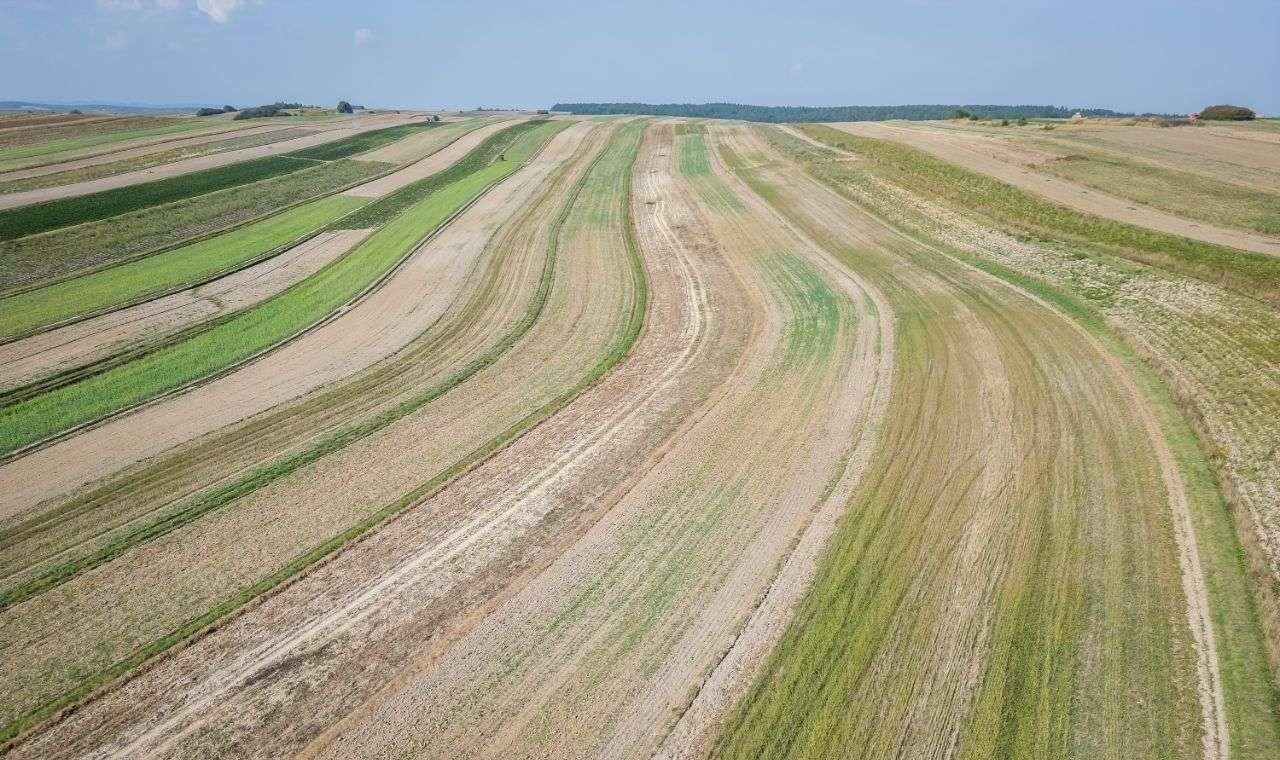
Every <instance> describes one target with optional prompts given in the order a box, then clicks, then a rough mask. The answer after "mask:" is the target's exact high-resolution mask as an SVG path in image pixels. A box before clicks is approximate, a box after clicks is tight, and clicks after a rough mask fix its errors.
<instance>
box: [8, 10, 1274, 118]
mask: <svg viewBox="0 0 1280 760" xmlns="http://www.w3.org/2000/svg"><path fill="white" fill-rule="evenodd" d="M1278 74H1280V0H1218V1H1217V2H1208V1H1205V2H1179V1H1178V0H1165V1H1164V2H1153V1H1150V0H1144V1H1138V2H1134V1H1126V0H1058V1H1051V0H1019V1H1017V2H996V1H995V0H985V1H984V0H968V1H967V2H965V1H962V0H878V1H872V0H856V1H846V2H819V1H816V0H789V1H788V2H755V1H753V0H738V1H737V2H733V1H730V0H709V1H707V2H699V1H698V0H679V1H671V0H650V1H649V2H634V3H632V2H610V0H594V1H590V2H588V1H584V0H562V1H559V2H557V0H540V1H534V0H530V1H524V0H491V1H490V2H487V3H482V2H454V1H452V0H436V1H420V2H411V1H410V0H307V1H304V0H0V100H10V99H19V100H64V101H65V100H110V101H145V102H164V103H173V102H209V103H222V102H224V101H226V102H230V103H232V104H235V105H246V104H254V103H260V102H268V101H272V100H277V99H282V100H301V101H305V102H309V103H321V104H328V103H332V102H335V101H336V100H338V99H339V98H345V99H348V100H351V101H352V102H355V103H362V104H367V105H371V106H373V105H377V106H388V107H394V106H403V107H435V106H442V107H464V106H465V107H471V106H480V105H486V106H521V107H544V106H547V105H550V104H551V103H553V102H555V101H577V100H638V101H647V102H703V101H734V102H743V103H757V104H766V105H877V104H901V103H1037V104H1055V105H1066V106H1098V107H1103V108H1115V109H1118V110H1138V111H1148V110H1149V111H1169V112H1185V111H1189V110H1196V109H1199V108H1201V107H1202V106H1204V105H1207V104H1210V103H1217V102H1232V103H1241V104H1244V105H1249V106H1252V107H1254V108H1255V109H1257V110H1259V111H1261V112H1265V113H1268V114H1280V85H1278V84H1277V80H1278V79H1280V77H1278V76H1277V75H1278Z"/></svg>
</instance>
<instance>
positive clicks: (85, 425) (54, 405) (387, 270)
mask: <svg viewBox="0 0 1280 760" xmlns="http://www.w3.org/2000/svg"><path fill="white" fill-rule="evenodd" d="M552 124H555V125H556V126H557V128H559V127H560V126H562V125H561V124H559V123H552ZM511 129H516V128H515V127H509V128H508V130H511ZM525 137H526V136H522V135H519V134H518V132H517V134H515V135H511V136H510V138H508V137H507V136H506V132H505V131H504V132H500V133H498V134H497V135H495V136H493V137H491V138H490V139H489V140H488V141H486V143H485V144H484V145H482V146H481V147H479V148H476V149H475V151H473V153H477V152H479V153H481V154H483V153H485V152H486V151H488V150H491V149H492V146H493V145H497V144H501V145H508V147H509V144H512V143H511V141H512V140H519V139H524V138H525ZM550 137H551V134H550V133H547V134H545V135H536V134H535V135H531V136H528V139H530V140H537V141H539V142H535V143H533V144H531V145H529V146H528V148H527V149H529V150H530V155H531V156H532V155H535V154H536V152H537V151H539V150H541V148H542V147H543V146H545V144H546V141H547V140H549V139H550ZM521 165H523V164H522V163H516V162H514V161H513V162H508V165H506V166H503V167H499V169H498V170H497V171H495V172H493V173H492V176H487V177H483V178H481V179H480V180H479V182H480V183H481V184H479V185H478V186H476V187H474V188H467V190H468V193H467V194H466V195H465V196H464V197H461V198H449V197H448V195H447V194H445V193H444V192H443V191H444V190H445V188H462V187H464V184H465V183H466V182H468V181H470V180H471V179H472V178H473V177H479V176H480V174H481V173H482V172H484V171H485V170H486V166H471V165H468V163H467V159H463V161H461V162H459V163H457V164H454V165H453V166H452V167H450V168H449V169H446V170H445V171H443V172H441V173H440V174H439V175H436V178H435V179H436V180H437V182H440V183H444V184H443V185H442V186H441V187H440V190H441V191H442V193H441V195H439V196H438V195H437V194H436V193H435V192H429V193H428V194H427V195H425V196H423V197H422V198H421V199H419V198H417V197H414V200H413V202H412V204H413V205H411V206H408V207H405V208H401V207H398V206H394V205H393V206H392V208H393V209H394V214H395V215H398V214H399V213H400V212H401V211H405V210H407V209H408V208H412V209H419V207H421V209H419V210H424V213H425V211H431V212H432V213H439V212H440V211H444V209H431V208H430V204H431V203H432V202H434V201H436V200H437V199H438V198H439V197H444V198H445V200H444V202H445V203H457V204H459V205H455V206H454V207H453V208H451V209H448V210H447V211H446V212H445V213H444V215H443V216H442V217H441V219H440V220H439V221H438V222H437V223H433V224H432V227H431V230H430V231H429V232H428V233H427V234H425V235H421V236H419V237H418V238H416V242H411V244H410V245H408V247H407V248H406V249H404V250H402V251H401V252H400V253H398V254H397V255H396V257H395V258H394V259H393V260H392V261H390V262H388V264H387V265H386V266H385V267H384V266H381V265H379V264H378V262H377V261H376V260H375V262H374V266H375V267H376V269H377V271H376V272H371V273H370V274H372V275H373V278H372V280H371V281H370V282H368V283H365V284H364V285H363V286H361V287H359V288H358V289H357V290H356V292H355V293H354V294H352V295H350V296H348V297H345V298H344V300H343V301H342V302H340V303H338V304H337V306H336V307H335V308H333V309H332V310H330V311H327V312H326V314H324V315H322V316H321V318H320V319H319V320H315V321H311V322H309V323H308V324H307V325H305V326H304V327H303V328H302V329H301V330H299V331H293V332H291V333H290V334H287V335H280V336H278V337H276V338H275V339H274V340H273V341H272V342H271V343H270V344H268V345H266V346H263V347H261V348H257V349H255V350H253V351H252V352H250V353H249V354H247V355H244V356H241V357H237V358H236V359H234V360H233V361H232V362H231V363H229V364H225V365H221V366H219V367H218V369H217V370H215V371H214V372H211V373H208V374H204V375H201V376H200V377H197V378H193V379H192V380H190V381H187V382H184V383H181V384H180V385H174V386H171V387H169V388H167V389H165V390H163V391H160V392H158V393H150V392H148V395H147V398H146V399H142V400H139V401H137V402H129V403H127V404H126V405H122V406H120V407H119V408H117V409H114V410H112V411H110V412H107V413H105V414H102V413H99V414H96V415H95V416H94V418H93V419H86V420H84V421H83V422H80V423H76V424H74V425H72V426H69V427H66V428H65V429H63V430H61V431H58V432H56V433H51V434H49V435H45V436H42V437H41V438H39V439H34V440H30V441H29V442H24V443H20V444H18V445H14V444H13V442H14V441H19V440H21V439H22V438H31V435H32V434H31V433H23V432H21V431H22V430H23V427H24V426H25V427H27V428H28V429H31V427H30V426H31V425H32V424H34V425H36V426H38V427H39V428H44V429H51V428H52V426H53V425H55V424H60V423H56V422H54V419H53V418H52V417H51V416H50V409H61V410H63V417H64V418H66V419H70V416H69V415H70V414H71V413H72V410H70V409H69V408H68V407H66V406H65V404H64V402H63V401H62V400H60V399H57V398H55V396H56V395H57V394H59V393H63V392H68V391H72V390H75V389H77V388H78V387H79V386H68V387H67V388H65V389H60V390H58V391H54V393H53V394H50V395H48V396H41V397H37V398H36V399H33V400H31V401H29V402H25V403H23V404H19V405H17V406H14V407H10V408H9V409H7V410H4V411H0V422H2V423H3V426H2V427H0V430H5V431H6V435H5V437H6V438H7V439H8V440H9V441H10V443H9V445H8V446H7V447H6V448H7V449H8V450H7V451H6V453H5V454H4V455H2V456H0V465H2V464H4V463H7V462H11V461H13V460H15V459H18V458H20V457H22V456H25V455H26V454H29V453H31V452H33V451H36V450H39V449H41V448H44V447H47V446H49V445H50V444H52V443H54V442H56V441H59V440H64V439H66V438H67V437H69V436H71V435H74V434H76V433H79V432H83V431H84V430H86V429H89V428H90V427H95V426H98V425H101V424H102V423H103V422H106V421H107V420H110V419H115V418H117V417H119V416H121V415H122V414H127V413H128V412H130V411H133V410H136V409H138V408H141V407H143V406H147V405H151V404H154V403H155V402H156V401H157V400H160V399H164V398H169V397H171V396H173V395H175V394H178V393H182V392H184V391H186V390H189V389H191V388H192V387H195V386H197V385H202V384H205V383H207V382H209V381H210V380H213V379H216V378H218V377H222V376H225V375H227V374H228V373H230V372H232V371H234V370H235V369H237V368H239V367H242V366H244V365H245V364H247V363H249V362H252V361H255V360H257V359H259V358H261V357H262V356H264V355H266V354H268V353H270V352H272V351H274V350H276V349H278V348H279V347H281V346H283V345H285V344H287V343H289V342H291V341H293V340H296V339H297V338H298V337H299V336H300V335H303V334H306V333H308V332H311V331H313V330H315V329H316V328H318V327H320V326H321V325H323V324H326V323H328V322H329V321H331V320H332V319H335V318H337V317H338V316H341V315H342V314H343V313H345V312H346V311H347V310H349V309H350V308H351V307H352V306H353V305H354V304H356V303H358V302H359V301H360V300H362V299H363V298H365V297H366V296H367V295H368V294H369V293H372V292H373V291H375V290H377V289H378V288H379V287H380V286H381V285H382V284H383V283H384V282H386V281H387V280H388V279H389V278H390V277H391V276H392V275H393V274H394V273H395V272H396V271H397V270H398V269H399V268H400V267H401V266H402V265H403V264H404V262H406V261H408V260H409V259H410V258H411V257H412V256H413V254H414V253H415V252H416V251H417V250H418V248H420V247H421V245H422V243H424V242H426V241H427V240H429V239H430V238H431V237H433V236H434V235H435V234H436V233H437V232H438V231H439V230H440V229H442V228H443V227H444V226H446V225H448V223H449V222H451V221H452V220H453V219H455V218H456V217H457V216H458V215H459V214H461V213H463V212H464V211H465V210H466V209H467V208H469V207H470V206H471V205H472V204H473V203H475V201H476V200H477V199H478V198H479V197H481V196H482V195H483V194H484V193H485V192H487V191H488V190H489V189H490V188H492V187H493V186H494V185H495V184H496V183H497V182H499V181H501V180H502V179H505V178H506V177H508V176H510V175H511V174H513V173H514V172H515V171H516V169H518V168H519V167H520V166H521ZM446 175H451V176H446ZM411 188H414V186H410V188H406V189H411ZM417 192H418V193H419V194H420V193H421V190H418V191H417ZM450 192H454V193H456V192H459V191H458V190H456V189H455V190H452V191H450ZM394 198H395V196H394V195H393V196H388V197H387V198H385V199H383V200H384V201H392V200H394ZM372 205H377V204H376V203H375V204H372ZM371 207H372V206H365V207H364V209H363V210H368V209H370V208H371ZM357 215H358V214H357ZM357 215H353V217H352V218H355V217H356V216H357ZM405 219H408V217H405ZM376 221H377V222H378V223H382V224H386V223H387V221H388V220H387V219H386V218H385V217H384V216H382V215H379V216H378V218H377V219H376ZM405 223H406V224H407V223H408V222H405ZM363 226H366V225H360V226H359V227H357V226H355V225H352V226H351V227H350V228H351V229H357V228H360V227H363ZM406 232H407V231H406V230H399V229H394V228H393V227H392V226H391V225H388V226H386V227H384V228H383V230H381V231H380V232H379V233H375V234H374V235H373V236H371V237H370V238H369V239H368V240H367V241H366V242H365V243H363V244H362V245H361V246H360V247H359V248H357V249H356V250H355V251H353V252H352V253H351V254H349V255H348V256H347V257H344V258H343V259H341V260H339V261H338V262H335V263H333V264H330V265H329V266H328V267H326V268H325V269H323V270H321V271H320V272H318V273H317V274H315V275H313V276H312V277H311V278H309V279H308V280H305V281H303V282H302V283H299V284H298V285H295V286H293V287H292V288H290V290H287V291H285V292H284V293H282V294H280V295H278V296H276V297H275V298H273V299H270V300H268V301H266V302H264V303H263V304H260V305H258V306H256V307H253V308H251V309H249V310H247V311H245V312H242V313H241V315H240V316H241V317H242V318H245V317H248V316H249V315H253V314H255V313H256V312H257V311H258V310H260V309H264V308H265V307H272V308H274V309H276V310H277V311H279V310H281V309H285V311H283V312H282V313H284V314H285V315H286V317H288V316H289V312H288V310H287V307H289V306H291V305H292V303H293V301H294V300H297V299H298V298H301V297H303V296H300V295H298V294H300V293H301V294H303V295H305V294H306V292H307V291H309V290H314V289H315V288H316V287H319V285H318V284H315V283H320V282H321V278H324V277H326V276H328V277H332V276H334V275H333V272H335V271H337V269H338V268H339V267H342V266H344V262H347V264H346V266H347V268H351V269H353V270H355V271H356V273H357V275H358V274H360V272H359V269H357V267H358V266H359V265H360V262H359V261H357V260H356V259H355V258H353V257H356V256H358V255H359V253H360V251H361V250H362V249H365V248H369V249H371V250H375V251H376V247H375V246H376V245H378V244H382V240H380V238H379V235H384V236H386V237H388V239H391V238H395V237H399V236H403V235H404V234H406ZM387 244H394V240H392V242H391V243H387ZM383 255H386V254H385V253H384V254H383ZM284 299H290V300H288V301H286V300H284ZM301 306H302V308H304V309H307V310H310V311H314V310H315V304H313V303H311V301H310V300H308V301H306V302H304V303H302V304H301ZM263 313H266V312H263ZM235 324H236V321H235V320H232V321H230V322H227V323H224V324H223V325H220V326H219V328H221V329H224V331H226V332H228V333H229V335H239V334H242V333H241V332H239V331H238V330H235V329H233V328H234V326H235ZM257 329H259V330H266V329H269V325H268V326H262V325H259V326H258V328H257ZM211 335H214V332H213V331H209V332H205V333H201V334H200V335H199V336H198V337H199V338H204V337H205V336H211ZM180 345H186V344H180ZM215 345H216V344H215ZM152 356H153V357H155V356H161V355H160V354H153V355H152ZM129 366H140V365H126V368H127V367H129ZM165 366H168V365H165ZM141 371H142V370H134V371H133V373H134V374H137V372H141ZM183 371H184V372H189V371H190V370H183ZM148 376H149V377H157V376H156V375H155V374H154V373H153V372H148ZM106 377H108V375H99V376H95V378H90V380H89V381H86V382H94V381H96V380H97V378H106ZM158 377H159V381H160V382H163V377H164V376H163V375H160V376H158ZM76 393H77V394H78V395H80V396H84V394H86V393H89V391H88V390H84V389H81V390H76ZM118 393H122V394H123V395H122V396H121V398H124V399H126V401H127V400H128V398H129V396H135V395H137V391H130V390H129V389H128V388H127V387H123V388H121V389H120V390H119V391H118ZM88 398H89V399H90V400H91V401H92V403H93V405H96V406H99V407H103V408H105V405H106V404H108V403H114V402H111V401H110V400H109V397H106V396H103V395H101V394H100V393H99V392H96V391H95V392H94V393H92V394H90V395H89V397H88ZM15 420H17V422H15ZM25 420H29V421H30V422H26V421H25ZM6 429H7V430H6Z"/></svg>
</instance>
